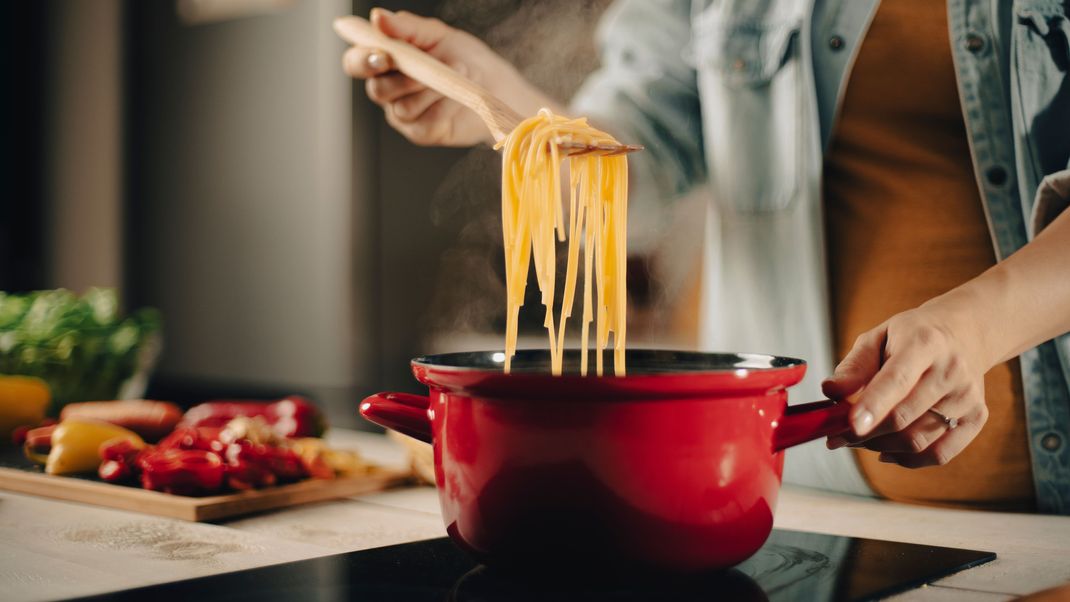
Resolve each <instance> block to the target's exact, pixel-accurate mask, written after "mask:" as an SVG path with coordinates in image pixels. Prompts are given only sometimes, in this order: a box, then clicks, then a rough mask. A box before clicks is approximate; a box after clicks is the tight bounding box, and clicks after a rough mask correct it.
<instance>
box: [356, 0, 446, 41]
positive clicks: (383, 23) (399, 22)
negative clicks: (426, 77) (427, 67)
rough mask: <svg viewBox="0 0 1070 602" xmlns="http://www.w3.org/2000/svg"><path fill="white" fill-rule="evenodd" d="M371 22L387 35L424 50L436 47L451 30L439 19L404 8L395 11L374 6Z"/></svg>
mask: <svg viewBox="0 0 1070 602" xmlns="http://www.w3.org/2000/svg"><path fill="white" fill-rule="evenodd" d="M371 22H372V25H374V26H375V27H376V28H378V29H379V31H381V32H383V33H385V34H386V35H388V36H390V37H392V38H397V39H399V40H405V41H406V42H408V43H410V44H412V45H413V46H416V47H417V48H420V49H423V50H428V49H430V48H432V47H434V46H435V45H436V44H438V43H439V42H441V41H442V39H443V38H445V37H446V35H447V34H449V32H450V27H449V26H448V25H446V24H445V23H443V22H442V21H439V20H438V19H434V18H430V17H421V16H419V15H414V14H413V13H410V12H408V11H403V10H402V11H398V12H396V13H395V12H391V11H388V10H386V9H385V8H373V9H372V12H371Z"/></svg>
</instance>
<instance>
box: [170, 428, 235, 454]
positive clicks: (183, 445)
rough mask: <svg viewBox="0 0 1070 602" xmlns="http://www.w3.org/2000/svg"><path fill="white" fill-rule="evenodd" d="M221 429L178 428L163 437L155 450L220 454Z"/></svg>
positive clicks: (221, 449) (221, 448)
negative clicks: (199, 451) (198, 451)
mask: <svg viewBox="0 0 1070 602" xmlns="http://www.w3.org/2000/svg"><path fill="white" fill-rule="evenodd" d="M222 430H223V429H222V428H219V427H214V426H198V427H179V428H177V429H175V430H174V431H173V432H172V433H171V434H170V435H168V436H166V437H164V438H163V439H162V440H161V441H160V442H159V443H158V444H157V445H156V448H157V449H199V450H202V451H211V452H216V453H222V451H223V448H224V445H223V444H222V443H221V442H220V441H219V432H220V431H222Z"/></svg>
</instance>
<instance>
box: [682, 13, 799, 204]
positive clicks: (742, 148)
mask: <svg viewBox="0 0 1070 602" xmlns="http://www.w3.org/2000/svg"><path fill="white" fill-rule="evenodd" d="M704 17H707V18H700V19H698V20H697V21H696V24H695V30H694V38H693V44H694V57H695V67H696V73H697V76H698V84H699V89H700V92H701V97H702V112H703V128H704V131H703V135H704V139H705V144H706V149H705V150H706V156H707V161H708V163H709V170H710V187H711V189H712V191H713V193H714V195H715V197H716V200H717V202H718V203H719V204H720V206H721V207H722V208H723V209H725V210H729V211H736V212H743V213H747V212H767V211H777V210H781V209H785V208H787V207H788V206H789V205H790V204H791V202H792V200H793V199H794V198H795V197H796V195H797V193H798V191H799V190H800V179H801V178H800V175H801V174H802V173H803V170H802V166H801V164H802V157H803V156H805V153H804V149H803V144H804V138H803V135H802V133H803V129H802V128H803V124H804V123H806V120H807V117H806V115H805V114H804V112H803V110H802V107H803V102H802V97H801V83H802V82H801V77H802V73H801V69H800V61H799V58H798V36H799V31H800V29H801V23H800V22H799V21H797V20H790V21H762V20H755V21H750V20H747V21H740V20H724V19H721V18H717V17H713V18H709V17H708V16H704Z"/></svg>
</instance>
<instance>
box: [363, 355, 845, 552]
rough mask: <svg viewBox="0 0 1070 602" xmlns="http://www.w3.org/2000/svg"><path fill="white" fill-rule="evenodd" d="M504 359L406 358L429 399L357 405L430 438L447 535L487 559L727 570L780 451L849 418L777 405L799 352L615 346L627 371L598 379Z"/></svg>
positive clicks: (400, 396) (758, 516) (749, 533)
mask: <svg viewBox="0 0 1070 602" xmlns="http://www.w3.org/2000/svg"><path fill="white" fill-rule="evenodd" d="M575 355H576V356H578V353H577V354H575ZM503 359H504V355H503V354H501V353H492V352H484V353H451V354H445V355H435V356H429V357H423V358H417V359H415V360H413V362H412V370H413V373H414V374H415V375H416V378H417V380H419V381H420V382H421V383H424V384H425V385H427V386H428V388H429V390H430V397H423V396H417V395H409V394H405V393H380V394H378V395H373V396H371V397H369V398H367V399H365V400H364V402H363V403H362V404H361V406H360V412H361V414H362V415H363V416H364V417H365V418H367V419H368V420H371V421H372V422H375V423H377V424H380V425H382V426H385V427H387V428H391V429H394V430H396V431H399V432H401V433H404V434H406V435H409V436H411V437H415V438H417V439H420V440H422V441H427V442H430V443H433V444H434V453H435V478H436V480H437V482H438V487H439V500H440V502H441V505H442V515H443V518H444V520H445V523H446V530H447V532H448V533H449V535H450V537H451V538H453V540H454V541H455V542H456V543H457V544H458V545H460V546H461V547H462V548H464V549H465V550H467V551H468V552H469V553H471V554H472V555H473V556H475V557H476V558H477V559H478V560H480V561H483V562H487V563H489V564H492V565H509V566H518V565H523V566H528V565H530V564H531V563H533V562H538V563H541V564H546V563H548V562H552V563H554V564H558V565H559V566H560V564H559V563H568V562H581V563H584V564H591V563H594V562H597V563H599V564H601V563H607V562H608V563H610V564H613V565H616V566H631V565H638V566H642V567H653V568H657V569H668V570H672V571H683V572H693V571H700V570H705V569H712V568H722V567H728V566H732V565H735V564H737V563H739V562H741V561H742V560H744V559H745V558H747V557H749V556H750V555H752V554H753V553H754V552H756V551H757V550H758V548H760V547H761V546H762V544H763V543H764V542H765V540H766V538H767V537H768V536H769V532H770V530H771V529H772V526H773V509H774V508H775V507H776V499H777V492H778V490H779V488H780V481H781V472H782V470H783V467H784V454H783V450H784V449H785V448H787V447H790V446H792V445H796V444H799V443H803V442H806V441H809V440H811V439H815V438H817V437H822V436H827V435H830V434H835V433H839V432H842V431H845V430H847V428H848V425H847V404H838V403H835V402H830V401H824V402H817V403H813V404H808V405H805V406H794V407H792V408H791V409H790V410H787V388H788V387H789V386H791V385H793V384H795V383H798V382H799V381H800V380H802V377H803V374H804V373H805V371H806V364H805V362H803V361H801V360H796V359H791V358H782V357H772V356H767V355H750V354H738V355H737V354H704V353H684V352H674V351H653V350H629V351H628V356H627V366H628V375H627V376H625V377H619V378H618V377H601V378H598V377H590V376H588V377H581V376H579V375H576V374H565V375H564V376H558V377H554V376H550V375H549V369H548V365H549V355H548V353H547V352H545V351H520V352H518V353H517V355H516V357H515V358H514V360H513V371H512V373H511V374H504V373H503V372H502V361H503ZM570 360H571V361H570ZM566 365H572V366H575V365H578V357H570V356H569V355H568V354H566Z"/></svg>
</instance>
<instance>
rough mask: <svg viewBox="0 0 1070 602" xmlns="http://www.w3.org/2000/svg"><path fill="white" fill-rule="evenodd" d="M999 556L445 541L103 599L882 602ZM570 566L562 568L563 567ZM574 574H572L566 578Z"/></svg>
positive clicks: (835, 546)
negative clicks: (706, 565)
mask: <svg viewBox="0 0 1070 602" xmlns="http://www.w3.org/2000/svg"><path fill="white" fill-rule="evenodd" d="M995 557H996V555H995V554H993V553H991V552H979V551H975V550H960V549H953V548H943V547H935V546H925V545H915V544H906V543H896V542H889V541H877V540H872V539H856V538H849V537H836V536H831V535H822V534H816V533H804V532H799V531H785V530H780V529H776V530H774V531H773V534H772V535H771V536H770V537H769V540H768V541H767V542H766V544H765V545H764V546H763V547H762V549H761V550H759V551H758V553H757V554H755V555H754V556H752V557H751V558H750V559H748V560H747V561H745V562H743V563H742V564H740V565H738V566H736V567H735V568H733V569H730V570H726V571H718V572H713V573H709V574H704V575H699V576H695V577H688V578H686V579H685V578H672V577H667V576H664V575H661V576H653V575H627V576H621V575H617V576H614V577H606V576H601V577H592V576H590V575H587V576H584V575H583V574H582V572H581V573H580V575H579V576H576V575H574V574H573V573H574V571H566V570H554V569H553V568H549V569H544V570H540V571H532V572H529V573H526V574H523V575H515V574H503V573H500V572H498V571H495V570H494V569H491V568H488V567H486V566H482V565H477V564H476V563H475V562H474V561H473V560H471V559H469V558H468V556H466V555H465V554H464V553H463V552H461V551H460V550H459V549H457V548H456V547H454V545H453V544H452V543H451V542H450V541H449V540H448V539H446V538H441V539H431V540H426V541H417V542H413V543H406V544H400V545H395V546H388V547H383V548H375V549H371V550H361V551H357V552H349V553H345V554H336V555H332V556H323V557H320V558H312V559H309V560H302V561H298V562H290V563H285V564H277V565H273V566H266V567H261V568H256V569H249V570H244V571H238V572H233V573H224V574H220V575H213V576H209V577H202V578H199V579H191V580H187V581H176V582H172V583H165V584H161V585H153V586H149V587H143V588H138V589H132V590H126V591H122V592H116V593H112V594H106V595H103V596H97V597H94V598H88V599H97V600H137V601H138V602H144V601H145V600H152V601H153V602H159V601H163V600H196V601H197V602H210V601H223V600H256V601H257V602H268V601H273V600H311V601H324V602H326V601H334V600H361V601H371V602H378V601H388V600H389V601H397V602H408V601H413V602H416V601H419V602H424V601H426V602H431V601H435V602H438V601H481V602H496V601H506V600H508V601H511V602H526V601H536V600H538V601H556V600H561V601H573V600H576V601H578V600H584V601H592V602H595V601H599V600H614V601H631V600H696V601H698V600H702V601H708V600H755V601H766V600H768V601H788V600H791V601H794V600H806V601H818V600H835V601H839V600H845V601H848V600H850V601H853V600H874V599H879V598H883V597H885V596H889V595H892V594H894V593H897V592H902V591H906V590H908V589H912V588H915V587H920V586H921V585H923V584H926V583H929V582H932V581H934V580H936V579H939V578H941V577H944V576H947V575H949V574H951V573H955V572H957V571H961V570H964V569H968V568H970V567H974V566H977V565H979V564H983V563H985V562H988V561H990V560H993V559H994V558H995ZM565 568H566V567H561V569H565ZM566 574H568V575H569V576H567V577H566V576H564V575H566Z"/></svg>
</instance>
